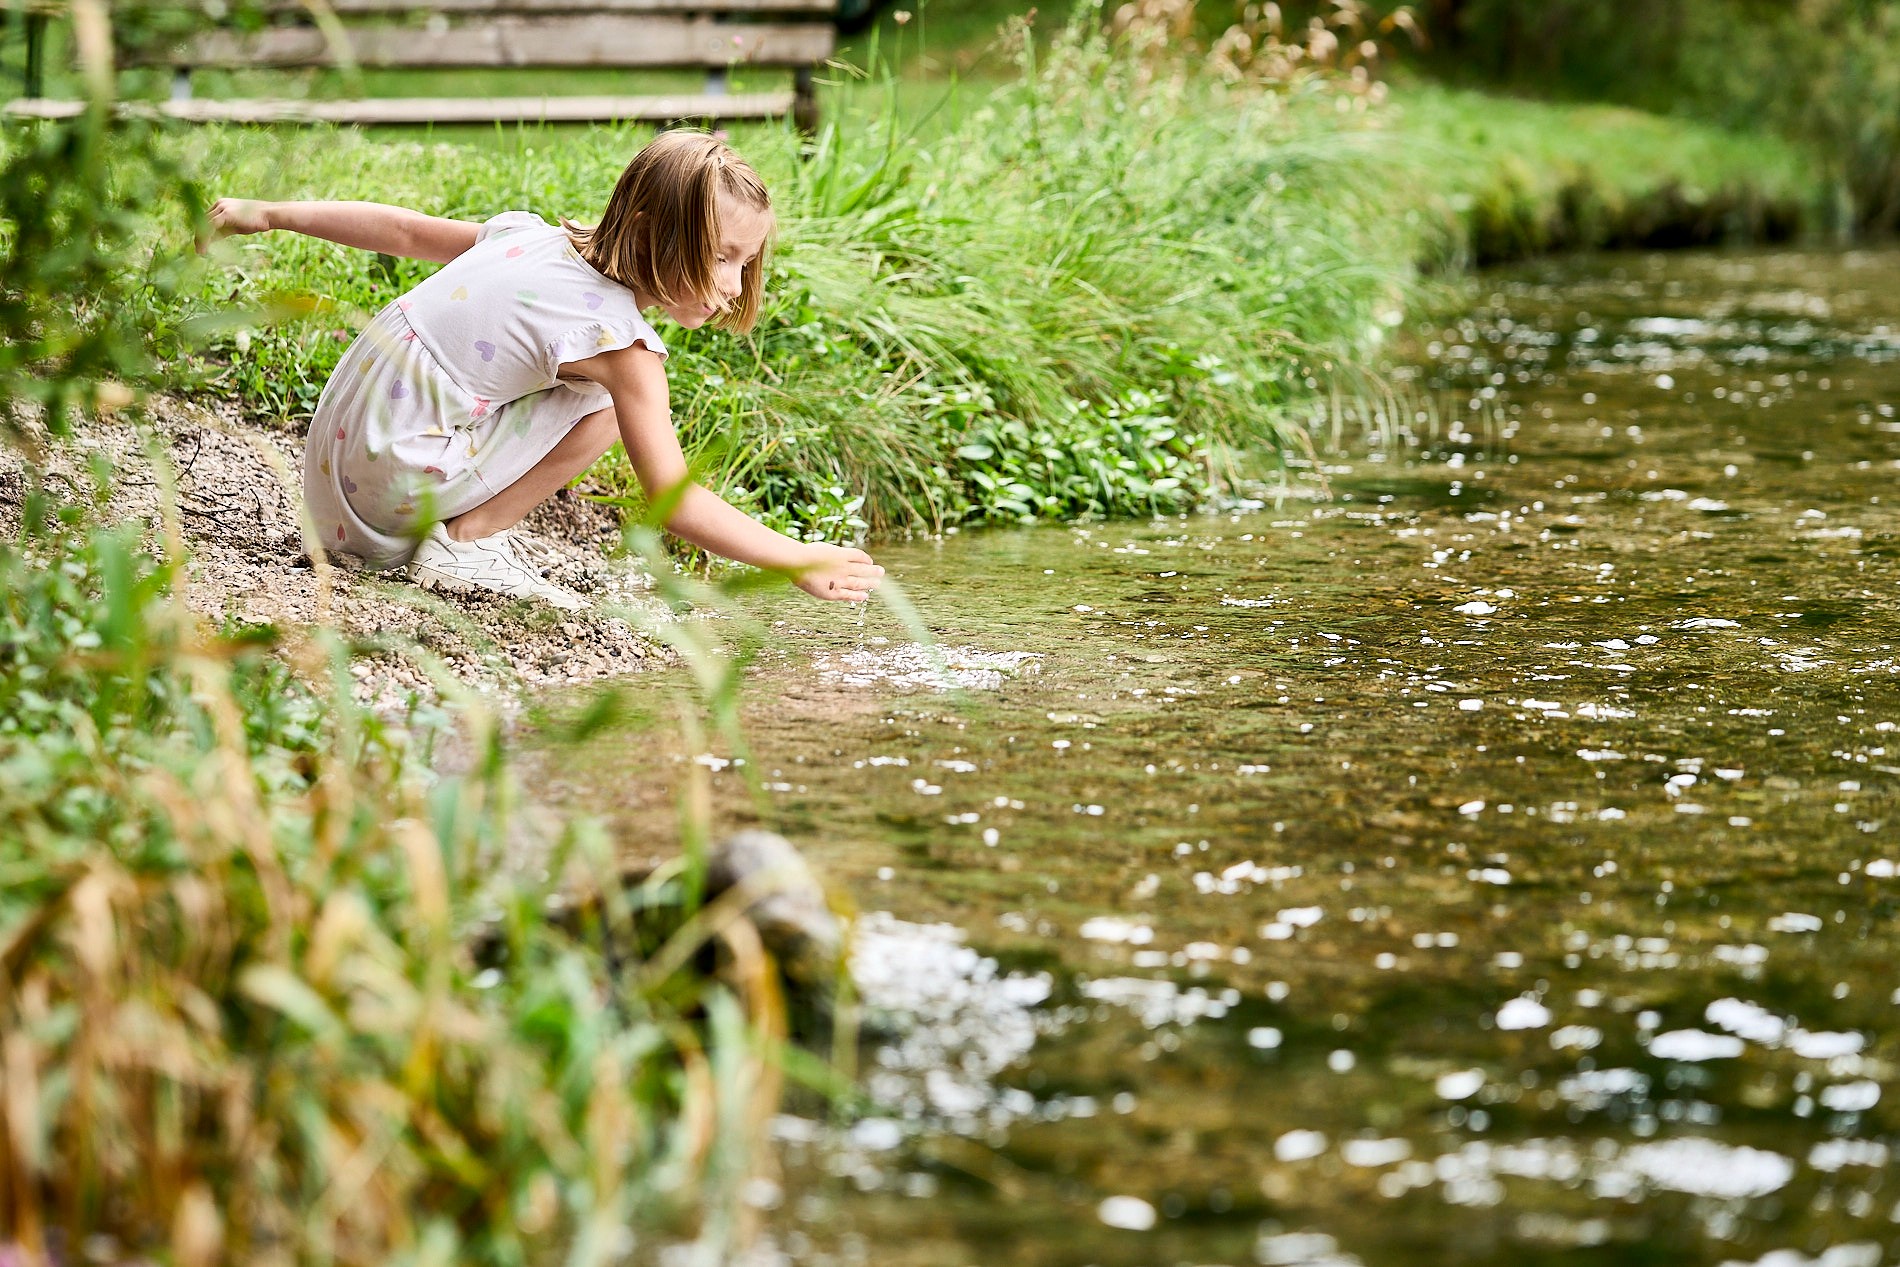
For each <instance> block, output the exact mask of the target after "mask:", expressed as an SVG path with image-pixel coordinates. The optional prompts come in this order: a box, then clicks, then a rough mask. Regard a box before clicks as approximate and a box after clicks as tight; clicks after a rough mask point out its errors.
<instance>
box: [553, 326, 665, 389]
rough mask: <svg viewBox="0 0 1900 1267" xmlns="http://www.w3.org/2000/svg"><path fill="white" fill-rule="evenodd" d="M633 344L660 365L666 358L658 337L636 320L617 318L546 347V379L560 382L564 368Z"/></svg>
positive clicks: (564, 335) (566, 335) (565, 335)
mask: <svg viewBox="0 0 1900 1267" xmlns="http://www.w3.org/2000/svg"><path fill="white" fill-rule="evenodd" d="M636 343H637V344H639V345H640V346H641V347H644V348H645V349H646V350H647V351H649V352H652V353H654V354H655V355H656V356H658V357H659V358H660V359H661V360H662V361H664V360H665V359H666V357H667V351H666V344H664V343H662V342H661V341H660V336H659V333H658V332H657V331H656V330H654V328H653V327H652V326H650V325H648V324H647V323H646V322H645V321H644V320H642V319H641V318H639V317H617V318H614V319H612V320H608V321H591V322H589V323H587V324H586V325H583V326H577V327H575V328H574V329H572V330H568V331H565V332H564V333H562V334H561V335H559V336H558V337H557V338H555V339H554V340H553V341H552V342H551V343H549V344H548V349H547V350H548V377H549V378H550V379H557V378H559V377H560V376H561V367H562V366H564V365H570V364H572V363H573V362H575V361H585V360H586V359H587V358H589V357H591V356H599V355H600V354H601V353H602V352H617V351H619V350H620V349H621V348H630V347H632V346H633V345H634V344H636Z"/></svg>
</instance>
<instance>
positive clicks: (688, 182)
mask: <svg viewBox="0 0 1900 1267" xmlns="http://www.w3.org/2000/svg"><path fill="white" fill-rule="evenodd" d="M721 191H724V192H725V193H726V195H727V196H729V197H731V198H734V199H736V200H738V201H739V202H741V203H744V204H745V205H746V206H748V207H751V208H753V209H754V210H756V211H762V212H764V213H765V214H766V215H767V216H770V215H771V213H772V196H771V195H770V194H769V193H767V192H766V189H765V182H764V181H762V180H760V179H759V174H758V173H757V172H756V171H754V170H752V166H751V164H749V163H747V162H746V161H745V160H744V159H743V158H740V157H739V156H738V155H737V154H736V153H734V152H733V150H732V148H731V147H730V146H728V145H727V144H726V143H725V142H724V141H721V140H719V139H718V138H717V137H714V136H711V135H708V134H707V133H705V132H696V131H691V130H688V129H680V130H677V131H672V132H662V133H660V135H659V136H657V137H655V138H654V139H653V140H651V141H649V142H648V143H647V144H646V145H645V146H643V147H642V148H641V150H640V152H639V153H638V154H635V155H634V156H633V161H632V162H631V163H628V164H627V170H626V171H624V172H622V173H621V174H620V180H619V183H617V184H616V185H615V186H614V192H613V196H612V197H611V198H609V199H608V200H607V209H606V210H605V211H603V212H602V213H601V216H600V223H599V224H596V225H594V226H593V227H592V228H588V227H586V226H583V225H579V224H575V223H573V222H572V221H569V220H563V221H562V222H561V224H562V227H563V228H565V229H566V230H567V234H568V238H569V239H570V240H571V241H572V242H573V243H574V249H575V250H577V251H579V252H580V255H581V258H582V259H584V260H586V261H587V262H588V263H589V264H591V265H593V266H594V267H595V268H596V269H599V270H600V271H601V272H602V273H604V274H605V275H606V276H608V277H611V278H612V279H613V280H615V281H617V282H619V283H620V284H621V285H623V286H628V287H632V288H633V289H634V290H636V291H639V292H641V293H642V294H645V295H649V296H651V297H652V298H653V299H655V300H658V301H659V302H660V303H663V304H672V303H676V302H679V301H681V300H698V301H699V302H701V303H709V304H714V305H720V304H721V298H720V295H719V290H718V284H717V281H716V279H715V277H714V269H715V268H716V267H717V265H718V261H719V249H720V227H719V194H720V192H721ZM769 236H770V235H769V234H768V240H769ZM765 257H766V252H765V250H764V249H761V250H760V251H759V254H758V256H757V258H755V259H753V260H752V261H751V262H750V263H748V264H746V265H745V267H744V269H743V271H742V272H741V274H740V279H739V280H740V288H739V297H738V298H737V299H735V300H733V301H732V302H731V303H730V304H724V305H723V306H722V307H721V310H720V312H719V313H718V315H716V316H715V317H714V318H713V320H712V324H714V325H717V326H720V327H722V328H724V329H727V330H732V331H735V332H737V333H740V334H744V333H746V332H747V331H749V330H751V329H752V327H753V325H755V324H756V323H757V322H758V319H759V306H760V302H761V296H762V293H763V291H764V288H765V281H764V278H765Z"/></svg>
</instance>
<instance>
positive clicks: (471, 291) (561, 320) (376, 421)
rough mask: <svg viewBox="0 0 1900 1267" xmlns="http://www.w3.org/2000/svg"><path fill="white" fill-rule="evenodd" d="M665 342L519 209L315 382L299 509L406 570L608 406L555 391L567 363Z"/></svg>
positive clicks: (601, 398)
mask: <svg viewBox="0 0 1900 1267" xmlns="http://www.w3.org/2000/svg"><path fill="white" fill-rule="evenodd" d="M636 343H638V344H642V345H644V346H645V347H647V348H649V349H651V350H652V351H654V352H656V353H658V354H659V355H660V356H661V357H665V356H666V346H665V344H663V343H662V342H661V341H660V336H659V335H658V334H656V333H655V332H654V330H653V327H652V326H651V325H648V324H647V321H646V319H645V318H644V317H642V316H641V315H640V308H639V305H638V304H637V303H636V302H635V300H634V295H633V292H632V291H631V290H629V289H628V288H627V287H625V286H622V285H621V284H620V283H618V282H615V281H610V280H609V279H608V278H607V277H606V276H604V275H603V274H601V273H599V272H597V271H596V270H595V269H594V268H593V267H592V266H591V265H589V264H588V263H587V262H586V261H585V260H583V259H582V258H581V256H580V253H579V252H578V251H576V250H575V249H574V246H573V244H572V243H571V242H570V241H569V240H568V237H567V232H566V230H564V229H562V228H561V227H560V226H559V225H550V224H548V223H547V222H546V221H545V220H543V219H541V217H539V216H537V215H534V214H533V213H531V212H526V211H510V212H506V213H504V214H502V215H499V216H496V217H495V218H494V219H492V220H489V221H488V222H487V223H485V224H484V225H482V228H481V236H480V237H479V238H478V239H477V240H476V243H475V245H474V246H472V247H470V248H469V249H468V250H466V251H464V252H463V253H462V254H461V255H458V256H456V257H455V258H454V259H453V260H451V261H449V262H448V263H447V264H445V265H443V266H442V268H441V270H440V271H438V272H437V273H436V274H435V275H434V276H432V277H430V278H429V279H428V280H427V281H424V282H423V283H422V284H421V285H419V286H417V287H416V288H415V289H414V290H412V291H410V292H409V293H408V294H406V295H404V296H402V298H400V299H398V300H396V301H395V302H394V303H392V304H390V305H389V306H388V307H387V308H384V309H383V310H382V311H381V312H379V313H377V314H376V316H375V317H374V318H373V319H372V320H371V321H370V323H369V325H368V327H366V328H365V329H364V331H363V332H362V333H361V334H360V335H358V336H357V339H356V342H355V343H353V344H351V345H350V348H349V350H348V351H346V352H345V353H344V354H343V359H342V360H341V361H339V362H338V363H337V367H336V370H335V371H334V372H333V373H332V374H331V375H330V381H329V382H328V383H326V384H324V388H323V396H322V398H321V399H319V400H318V402H317V410H316V415H315V417H314V418H313V419H312V420H311V424H310V438H309V441H308V443H307V445H306V447H305V449H304V472H303V474H304V501H305V505H306V506H308V508H309V510H310V515H311V518H312V519H314V520H315V521H316V525H317V534H318V537H319V538H320V539H321V541H322V542H323V544H324V546H325V548H327V549H330V550H334V551H341V552H343V553H347V554H354V555H358V556H360V557H361V558H363V559H364V560H365V561H367V562H368V563H369V564H370V565H371V566H374V567H392V566H395V565H397V564H400V563H403V562H405V561H407V559H408V558H409V556H410V554H411V553H413V552H414V550H415V547H416V542H417V541H418V540H419V539H420V537H421V535H422V533H423V532H424V531H426V530H427V527H428V525H429V524H430V523H432V522H435V521H438V520H443V519H452V518H454V517H455V516H457V515H459V514H462V513H463V512H464V511H467V510H472V509H473V508H475V507H476V506H479V505H481V504H482V503H483V502H485V501H487V500H488V499H489V498H491V497H493V496H495V494H497V493H499V492H501V490H503V489H505V488H507V487H508V486H509V485H511V484H513V483H514V482H515V481H516V480H519V479H520V478H521V477H522V476H523V475H526V474H527V473H528V471H529V470H530V469H531V468H533V466H534V465H535V464H536V463H537V462H539V461H540V460H541V459H542V458H543V457H545V456H547V454H548V451H549V450H551V449H553V448H554V446H555V445H557V444H559V443H560V442H561V439H562V437H564V436H565V435H566V434H567V432H568V430H569V428H571V427H572V426H573V425H574V424H575V423H576V422H578V421H580V420H581V419H582V418H584V417H586V416H587V415H588V414H591V413H595V412H597V411H598V410H601V409H605V408H608V407H610V406H611V405H612V403H613V402H612V401H611V400H610V399H609V397H608V395H607V391H606V389H605V388H603V387H600V386H598V385H596V384H593V383H589V382H586V381H584V380H576V381H563V380H562V379H561V369H562V367H563V366H564V365H567V364H569V363H571V362H574V361H583V360H586V359H587V358H588V357H590V356H596V355H598V354H599V353H601V352H606V351H611V350H614V349H617V348H625V347H631V346H632V345H633V344H636Z"/></svg>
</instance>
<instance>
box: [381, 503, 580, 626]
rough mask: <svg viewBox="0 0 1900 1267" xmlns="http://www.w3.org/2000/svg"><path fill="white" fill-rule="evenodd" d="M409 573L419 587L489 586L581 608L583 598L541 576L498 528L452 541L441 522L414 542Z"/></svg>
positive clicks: (460, 591)
mask: <svg viewBox="0 0 1900 1267" xmlns="http://www.w3.org/2000/svg"><path fill="white" fill-rule="evenodd" d="M409 576H410V579H412V580H413V581H415V582H416V584H418V585H420V586H422V588H424V589H445V590H448V591H449V592H451V593H455V594H466V593H468V592H469V591H471V590H478V589H479V590H489V591H491V592H493V593H496V594H506V595H508V596H509V597H511V598H538V599H540V600H541V601H542V602H544V603H548V604H550V605H551V606H554V607H558V608H560V609H561V610H562V611H581V610H583V609H584V608H586V606H587V600H586V599H584V598H582V597H581V596H580V595H579V594H576V593H575V592H574V591H572V590H570V589H564V588H562V587H561V586H559V585H556V584H554V583H553V582H552V581H549V580H546V579H545V578H543V577H542V575H541V573H540V572H539V571H538V570H537V569H535V568H534V567H532V566H530V565H529V564H528V563H527V562H525V561H524V560H523V559H522V557H521V555H520V554H519V553H517V550H516V542H515V535H514V533H512V532H498V533H496V534H494V535H493V536H490V537H483V538H481V539H480V540H477V541H457V540H455V539H454V538H453V537H451V536H449V533H448V529H446V528H444V527H443V526H442V525H441V524H437V525H436V526H435V527H433V528H431V529H429V535H428V536H426V537H424V538H423V539H422V544H421V545H419V546H417V547H416V553H415V555H414V557H412V558H411V559H410V560H409Z"/></svg>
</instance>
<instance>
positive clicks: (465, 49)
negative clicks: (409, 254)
mask: <svg viewBox="0 0 1900 1267" xmlns="http://www.w3.org/2000/svg"><path fill="white" fill-rule="evenodd" d="M349 39H350V46H351V50H352V54H353V60H354V61H355V62H356V64H357V65H359V66H366V67H377V68H394V67H405V68H420V67H446V66H483V67H496V66H540V67H568V66H615V67H639V66H651V67H658V66H702V67H721V66H732V65H755V66H809V65H811V64H812V63H814V62H820V61H823V60H824V59H825V58H827V57H829V56H831V52H832V49H833V47H834V46H835V44H836V40H837V35H836V32H835V31H834V30H833V29H832V27H831V25H830V24H829V23H823V24H821V23H815V22H802V23H768V22H743V23H741V22H718V21H714V20H712V19H710V18H705V17H699V18H683V17H669V16H655V17H643V18H637V19H636V18H630V17H625V16H615V15H611V14H550V15H547V16H544V17H532V18H530V17H493V18H475V19H471V20H468V21H465V22H460V23H455V24H443V26H442V29H439V30H438V29H436V26H435V24H431V25H430V26H427V27H410V26H373V27H357V28H354V29H352V30H351V31H350V32H349ZM130 60H133V59H132V58H131V57H130V56H128V61H130ZM137 60H138V61H141V62H143V63H144V64H147V65H150V64H153V63H169V64H171V65H177V66H194V67H196V66H217V67H233V68H235V67H245V66H273V67H291V66H332V65H337V64H339V59H338V58H337V56H336V50H335V49H333V48H332V47H331V45H330V42H329V41H328V40H327V39H326V38H325V37H324V35H323V33H322V32H321V31H319V30H317V29H316V28H315V27H308V26H286V27H274V28H270V29H267V30H263V31H258V32H256V33H254V34H239V33H237V32H232V31H213V32H209V33H207V34H206V35H204V36H202V37H200V38H199V39H197V40H194V41H192V42H191V43H190V44H188V45H186V46H184V47H181V48H175V49H172V50H169V51H166V50H149V51H145V52H142V53H141V54H139V55H138V57H137Z"/></svg>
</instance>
